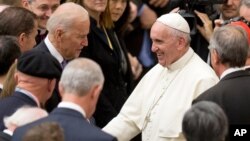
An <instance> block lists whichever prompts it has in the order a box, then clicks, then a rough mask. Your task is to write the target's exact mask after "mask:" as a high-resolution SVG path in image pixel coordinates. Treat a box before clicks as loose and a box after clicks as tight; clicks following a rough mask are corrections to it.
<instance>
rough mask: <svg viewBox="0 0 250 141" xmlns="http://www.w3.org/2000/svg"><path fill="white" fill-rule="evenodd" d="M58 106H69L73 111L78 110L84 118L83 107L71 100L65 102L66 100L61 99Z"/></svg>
mask: <svg viewBox="0 0 250 141" xmlns="http://www.w3.org/2000/svg"><path fill="white" fill-rule="evenodd" d="M57 107H59V108H69V109H73V110H75V111H78V112H80V113H81V114H82V115H83V116H84V117H85V118H86V113H85V111H84V109H83V108H81V107H80V106H79V105H77V104H75V103H73V102H68V101H67V102H66V101H62V102H60V103H59V104H58V106H57Z"/></svg>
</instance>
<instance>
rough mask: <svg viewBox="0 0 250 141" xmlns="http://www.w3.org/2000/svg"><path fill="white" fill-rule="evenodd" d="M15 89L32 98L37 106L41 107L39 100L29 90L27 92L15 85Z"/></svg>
mask: <svg viewBox="0 0 250 141" xmlns="http://www.w3.org/2000/svg"><path fill="white" fill-rule="evenodd" d="M15 91H18V92H21V94H24V95H26V96H28V97H29V98H31V99H33V100H34V101H35V102H36V104H37V105H38V107H41V106H40V102H39V100H38V99H37V97H36V96H34V95H33V94H32V93H31V92H29V91H27V90H25V89H22V88H20V87H16V89H15Z"/></svg>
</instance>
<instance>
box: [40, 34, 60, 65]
mask: <svg viewBox="0 0 250 141" xmlns="http://www.w3.org/2000/svg"><path fill="white" fill-rule="evenodd" d="M44 43H45V44H46V46H47V47H48V50H49V52H50V53H51V54H52V56H54V57H55V58H56V60H58V62H59V63H62V62H63V57H62V55H61V54H60V53H59V52H58V51H57V50H56V48H55V47H54V46H53V44H52V43H51V42H50V40H49V37H48V36H46V38H45V39H44Z"/></svg>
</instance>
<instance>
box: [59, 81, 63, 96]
mask: <svg viewBox="0 0 250 141" xmlns="http://www.w3.org/2000/svg"><path fill="white" fill-rule="evenodd" d="M58 90H59V94H60V96H61V97H62V96H63V93H64V88H63V86H62V84H61V82H59V83H58Z"/></svg>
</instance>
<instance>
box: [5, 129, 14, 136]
mask: <svg viewBox="0 0 250 141" xmlns="http://www.w3.org/2000/svg"><path fill="white" fill-rule="evenodd" d="M3 132H4V133H5V134H8V135H10V136H12V135H13V132H12V131H10V130H9V129H4V130H3Z"/></svg>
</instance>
